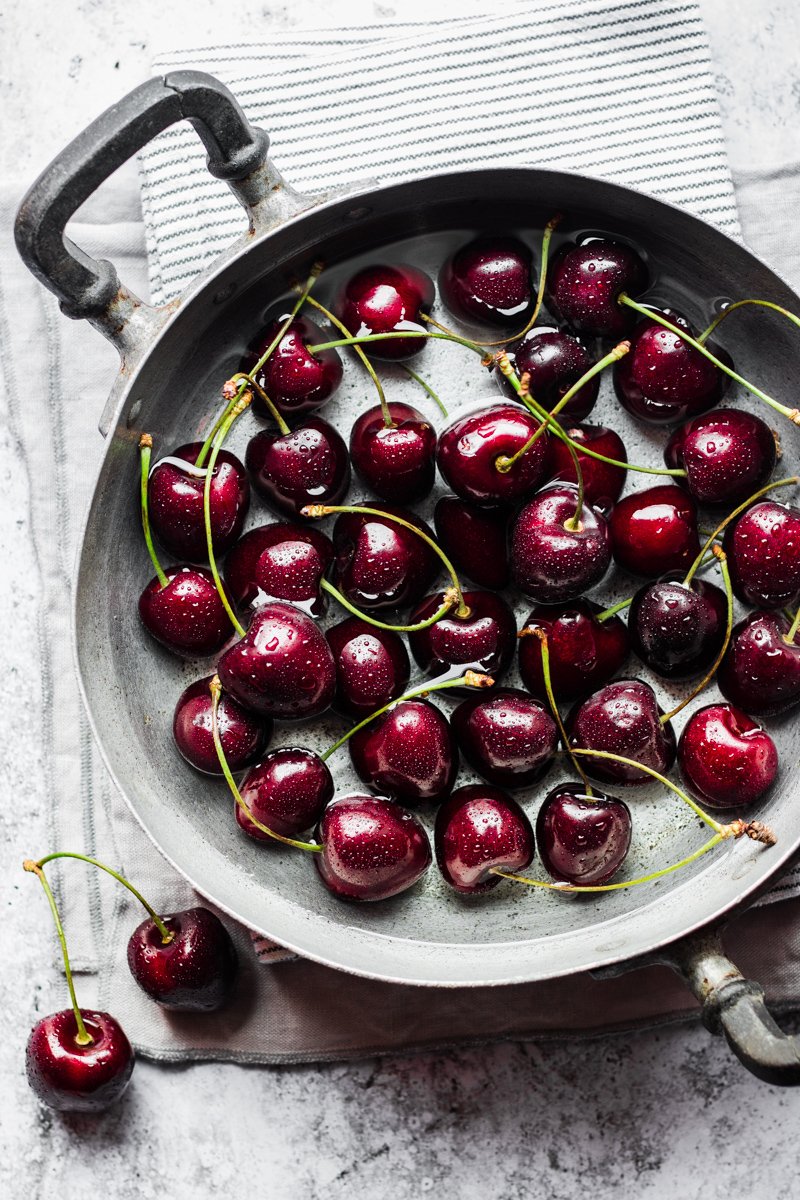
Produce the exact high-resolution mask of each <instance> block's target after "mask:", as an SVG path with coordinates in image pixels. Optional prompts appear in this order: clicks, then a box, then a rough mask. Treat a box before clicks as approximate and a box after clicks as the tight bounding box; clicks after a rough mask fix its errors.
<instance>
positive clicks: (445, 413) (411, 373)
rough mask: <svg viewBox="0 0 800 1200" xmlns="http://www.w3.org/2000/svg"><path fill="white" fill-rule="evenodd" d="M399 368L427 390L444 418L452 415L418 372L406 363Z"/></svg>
mask: <svg viewBox="0 0 800 1200" xmlns="http://www.w3.org/2000/svg"><path fill="white" fill-rule="evenodd" d="M398 366H401V367H402V368H403V370H404V371H405V373H406V375H408V377H409V378H410V379H415V380H416V381H417V383H418V384H419V385H420V387H423V388H424V389H425V391H426V392H427V393H428V395H429V396H430V398H431V400H432V401H433V402H434V404H435V405H436V406H437V407H438V409H439V412H440V413H441V414H442V416H443V417H448V416H449V415H450V414H449V413H448V411H447V409H446V408H445V406H444V404H443V403H442V401H441V400H440V399H439V397H438V396H437V394H436V392H435V391H434V390H433V388H432V387H431V385H430V384H429V383H427V382H426V380H424V379H423V378H422V376H421V375H418V374H417V372H416V371H412V370H411V367H409V366H407V364H406V363H398Z"/></svg>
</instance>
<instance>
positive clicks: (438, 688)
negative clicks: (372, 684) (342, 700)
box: [320, 671, 494, 762]
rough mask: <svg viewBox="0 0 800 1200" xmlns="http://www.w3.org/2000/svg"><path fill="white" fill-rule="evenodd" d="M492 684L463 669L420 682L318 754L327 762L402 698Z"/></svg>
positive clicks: (476, 672)
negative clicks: (450, 676) (457, 674)
mask: <svg viewBox="0 0 800 1200" xmlns="http://www.w3.org/2000/svg"><path fill="white" fill-rule="evenodd" d="M493 684H494V680H493V679H492V677H491V675H482V674H481V673H480V672H479V671H465V672H464V674H463V675H461V676H460V677H459V678H458V679H445V680H443V681H442V682H441V683H436V682H435V681H433V682H432V683H423V684H420V685H419V687H415V688H412V689H411V691H410V692H406V693H405V694H404V695H403V696H398V697H397V699H396V700H390V701H389V703H388V704H384V705H383V707H382V708H377V709H376V710H375V712H373V713H370V714H369V716H368V717H364V719H363V720H362V721H359V722H358V724H357V725H353V726H352V728H351V729H348V731H347V733H346V734H344V736H343V737H340V738H339V740H338V742H334V743H333V745H332V746H329V747H328V749H327V750H326V751H325V753H324V754H320V758H321V759H322V761H323V762H327V760H328V759H329V758H330V757H331V755H333V754H335V753H336V751H337V750H338V749H339V748H340V746H343V745H344V744H345V742H349V741H350V738H351V737H352V736H353V734H355V733H358V731H359V729H363V728H364V727H365V726H366V725H369V723H370V722H371V721H374V720H375V718H376V717H381V716H383V714H384V713H386V712H388V711H389V709H390V708H394V707H395V705H396V704H402V702H403V701H404V700H413V699H414V698H415V697H417V696H423V697H424V696H427V695H428V694H429V693H430V692H444V691H446V690H447V688H457V687H474V688H488V687H492V685H493Z"/></svg>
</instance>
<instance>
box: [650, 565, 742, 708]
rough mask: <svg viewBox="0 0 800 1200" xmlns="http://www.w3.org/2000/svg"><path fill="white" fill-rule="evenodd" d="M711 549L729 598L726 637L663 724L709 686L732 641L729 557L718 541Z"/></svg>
mask: <svg viewBox="0 0 800 1200" xmlns="http://www.w3.org/2000/svg"><path fill="white" fill-rule="evenodd" d="M711 549H712V550H713V552H714V557H715V558H716V559H717V561H718V562H719V569H720V571H721V572H722V579H723V582H724V584H725V595H726V597H727V599H728V611H727V616H726V620H725V637H724V638H723V641H722V645H721V646H720V648H719V653H718V654H717V656H716V658H715V659H714V661H713V663H712V664H711V666H710V667H709V668H708V670H707V671H706V673H705V675H704V676H703V678H702V679H701V680H700V682H699V683H697V684H695V686H694V687H693V688H692V690H691V691H690V692H689V693H688V695H686V696H684V698H683V699H682V700H681V702H680V704H676V705H675V707H674V708H671V709H670V710H669V712H665V713H664V715H663V716H662V717H660V718H659V719H660V721H661V724H662V725H666V724H667V722H668V721H671V720H672V718H673V717H677V715H678V713H679V712H682V711H683V709H684V708H686V705H687V704H689V703H690V702H691V701H692V700H694V698H695V697H696V696H699V695H700V693H701V692H702V691H703V689H704V688H706V687H708V685H709V683H711V680H712V679H713V678H714V676H715V675H716V673H717V670H718V669H719V665H720V663H721V662H722V660H723V658H724V657H725V654H726V653H727V650H728V646H729V645H730V642H731V633H732V631H733V589H732V587H731V573H730V570H729V569H728V558H727V555H726V554H725V551H724V550H722V549H721V548H720V547H719V546H718V545H717V544H716V543H715V544H714V545H713V546H712V547H711Z"/></svg>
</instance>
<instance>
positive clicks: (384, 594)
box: [333, 504, 439, 609]
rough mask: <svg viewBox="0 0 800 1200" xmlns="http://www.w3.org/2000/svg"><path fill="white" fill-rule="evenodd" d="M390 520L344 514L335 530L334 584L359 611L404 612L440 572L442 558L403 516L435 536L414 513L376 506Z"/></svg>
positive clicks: (393, 507) (386, 505) (387, 506)
mask: <svg viewBox="0 0 800 1200" xmlns="http://www.w3.org/2000/svg"><path fill="white" fill-rule="evenodd" d="M370 507H373V508H375V509H377V510H379V511H380V512H384V513H386V514H388V515H387V516H386V517H385V518H382V517H379V516H368V515H366V514H364V513H357V512H355V513H341V514H340V516H339V517H337V520H336V524H335V525H334V528H333V545H334V549H335V551H336V559H335V563H334V581H335V583H336V585H337V587H339V588H340V589H341V591H342V592H343V593H344V595H345V596H346V597H347V599H348V600H349V601H350V602H351V603H352V604H357V605H358V607H359V608H364V609H381V608H403V607H405V606H406V605H409V604H416V602H417V601H418V600H420V599H421V598H422V596H424V594H425V592H426V591H427V590H428V588H429V587H430V586H431V584H432V583H433V581H434V580H435V579H436V576H437V575H438V573H439V559H438V558H437V556H436V555H435V554H434V552H433V551H432V550H431V548H430V547H429V546H428V545H427V544H426V543H425V542H424V541H423V539H422V538H420V537H417V535H416V534H415V533H413V532H412V531H411V530H410V529H406V528H405V527H404V526H403V525H398V524H397V523H396V522H394V521H392V520H391V516H392V515H394V516H397V517H401V518H402V519H403V520H405V521H409V522H411V524H412V525H415V526H416V527H417V528H418V529H422V530H423V531H424V532H425V533H428V534H430V532H431V531H430V530H429V528H428V526H427V525H426V524H425V522H424V521H423V520H422V519H421V517H418V516H417V515H416V514H415V513H413V512H410V511H407V510H406V509H403V508H398V507H396V506H394V505H388V504H376V505H372V506H370Z"/></svg>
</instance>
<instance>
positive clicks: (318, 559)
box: [253, 539, 330, 617]
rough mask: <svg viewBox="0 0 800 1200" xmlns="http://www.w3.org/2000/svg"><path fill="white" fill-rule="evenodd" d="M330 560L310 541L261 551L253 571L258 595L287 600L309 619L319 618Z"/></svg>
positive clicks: (283, 544)
mask: <svg viewBox="0 0 800 1200" xmlns="http://www.w3.org/2000/svg"><path fill="white" fill-rule="evenodd" d="M329 562H330V559H329V558H328V556H327V554H324V555H323V554H320V552H319V550H318V548H317V547H316V546H315V545H313V544H312V543H311V542H310V541H306V540H305V539H302V540H300V539H298V540H297V541H285V542H278V543H277V544H276V545H274V546H268V547H267V548H266V549H265V550H263V551H262V553H261V555H260V557H259V559H258V561H257V562H256V565H255V570H254V572H253V574H254V579H255V584H256V587H257V589H258V592H259V594H260V595H262V596H264V597H265V598H266V597H268V598H271V599H273V600H288V601H289V602H290V603H291V604H296V605H297V607H298V608H302V609H303V610H304V611H305V612H307V613H310V614H311V616H314V617H318V616H321V615H322V614H323V613H324V611H325V607H326V603H325V601H326V597H325V595H324V593H323V592H322V589H321V584H322V579H323V576H324V575H325V570H326V567H327V566H328V563H329Z"/></svg>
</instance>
